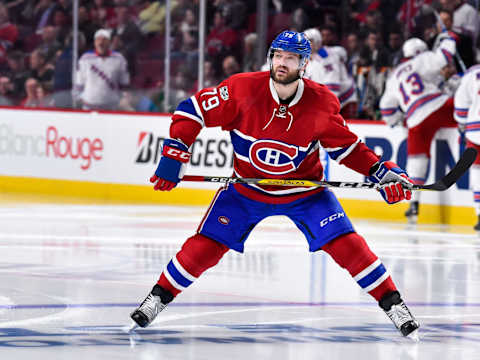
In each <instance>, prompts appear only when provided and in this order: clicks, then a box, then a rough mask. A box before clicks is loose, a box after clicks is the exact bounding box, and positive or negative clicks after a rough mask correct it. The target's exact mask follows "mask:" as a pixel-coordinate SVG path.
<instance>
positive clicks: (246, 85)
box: [170, 72, 378, 203]
mask: <svg viewBox="0 0 480 360" xmlns="http://www.w3.org/2000/svg"><path fill="white" fill-rule="evenodd" d="M339 111H340V105H339V102H338V99H337V98H336V97H335V95H333V93H332V92H330V90H328V89H327V87H325V86H324V85H320V84H318V83H315V82H313V81H310V80H300V81H299V84H298V89H297V92H296V94H295V97H294V98H293V100H292V101H291V102H290V103H289V104H282V103H281V101H280V100H279V98H278V95H277V92H276V90H275V88H274V85H273V81H272V80H271V79H270V74H269V72H256V73H242V74H237V75H234V76H232V77H230V78H228V79H226V80H224V81H223V82H222V83H220V85H218V86H217V87H212V88H206V89H203V90H201V91H199V92H198V93H197V94H195V95H194V96H192V97H191V98H189V99H187V100H185V101H183V102H181V103H180V104H179V105H178V107H177V109H176V111H175V112H174V114H173V118H172V119H173V122H172V125H171V127H170V136H171V137H172V138H176V139H181V140H182V141H183V142H185V143H186V144H188V145H191V144H192V143H193V141H194V139H195V137H196V136H197V135H198V133H199V131H200V130H201V128H202V127H204V126H206V127H213V126H221V127H222V129H223V130H226V131H229V132H230V136H231V140H232V144H233V149H234V171H235V174H234V175H235V176H236V177H253V178H280V179H316V180H321V179H322V178H323V167H322V164H321V162H320V158H319V148H320V146H322V147H323V148H324V149H325V150H326V151H327V152H328V154H329V156H330V157H331V158H332V159H334V160H336V161H338V162H340V163H341V164H344V165H346V166H348V167H350V168H352V169H354V170H356V171H358V172H360V173H362V174H364V175H368V172H369V170H370V168H371V167H372V165H373V164H375V163H376V162H377V161H378V156H377V155H375V153H373V151H371V150H370V149H369V148H368V147H366V146H365V145H364V144H363V143H361V142H360V140H359V138H358V137H357V136H356V135H355V134H354V133H352V132H351V131H350V130H349V129H348V127H347V125H346V122H345V120H344V119H343V118H342V117H341V116H340V115H339ZM234 186H235V187H236V189H237V190H238V191H239V192H241V193H242V194H244V195H246V196H248V197H250V198H252V199H254V200H257V201H264V202H269V203H285V202H289V201H293V200H296V199H298V198H300V197H304V196H307V195H309V194H313V193H316V192H318V191H321V190H322V189H321V188H320V189H319V188H315V189H312V188H308V187H281V186H258V185H250V184H249V185H247V184H235V185H234Z"/></svg>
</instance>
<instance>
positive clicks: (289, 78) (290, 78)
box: [270, 66, 300, 85]
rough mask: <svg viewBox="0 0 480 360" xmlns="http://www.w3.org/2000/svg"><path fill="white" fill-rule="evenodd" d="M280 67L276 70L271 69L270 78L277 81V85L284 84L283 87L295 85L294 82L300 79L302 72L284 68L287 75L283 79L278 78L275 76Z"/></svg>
mask: <svg viewBox="0 0 480 360" xmlns="http://www.w3.org/2000/svg"><path fill="white" fill-rule="evenodd" d="M279 67H280V66H277V67H276V68H273V66H272V67H271V68H270V77H271V78H272V79H273V81H275V82H276V83H279V84H282V85H288V84H291V83H293V82H294V81H297V80H298V79H300V74H299V73H300V71H299V70H295V71H290V72H289V71H288V69H287V68H286V67H283V68H284V69H286V70H287V75H286V76H284V77H282V78H281V79H280V78H278V76H276V75H275V71H276V70H277V69H278V68H279Z"/></svg>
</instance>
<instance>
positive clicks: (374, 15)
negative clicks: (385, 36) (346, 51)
mask: <svg viewBox="0 0 480 360" xmlns="http://www.w3.org/2000/svg"><path fill="white" fill-rule="evenodd" d="M382 25H383V22H382V17H381V14H380V12H379V11H376V10H373V11H369V12H367V14H366V15H365V21H363V22H361V24H360V27H359V30H358V34H359V37H360V38H361V39H366V38H367V36H368V35H369V34H371V33H372V32H378V31H380V30H381V29H382Z"/></svg>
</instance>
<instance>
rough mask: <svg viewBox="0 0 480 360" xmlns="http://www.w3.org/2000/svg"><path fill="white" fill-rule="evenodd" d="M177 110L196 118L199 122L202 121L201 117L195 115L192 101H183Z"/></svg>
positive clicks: (197, 114)
mask: <svg viewBox="0 0 480 360" xmlns="http://www.w3.org/2000/svg"><path fill="white" fill-rule="evenodd" d="M177 110H179V111H183V112H186V113H188V114H192V115H193V116H196V117H198V119H199V120H201V119H202V115H201V114H199V113H197V111H196V110H195V106H193V102H192V99H186V100H183V101H182V102H181V103H180V104H178V106H177Z"/></svg>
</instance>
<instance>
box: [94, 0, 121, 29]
mask: <svg viewBox="0 0 480 360" xmlns="http://www.w3.org/2000/svg"><path fill="white" fill-rule="evenodd" d="M114 17H115V10H114V9H113V8H112V7H111V6H109V5H108V4H107V2H106V1H105V0H94V4H93V5H92V6H91V7H90V20H91V21H92V22H93V23H94V24H95V26H96V27H97V29H98V28H99V27H105V26H107V24H109V23H110V22H111V21H112V19H113V18H114Z"/></svg>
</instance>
